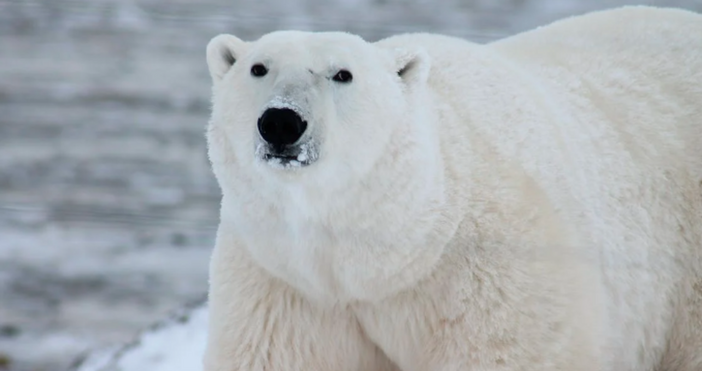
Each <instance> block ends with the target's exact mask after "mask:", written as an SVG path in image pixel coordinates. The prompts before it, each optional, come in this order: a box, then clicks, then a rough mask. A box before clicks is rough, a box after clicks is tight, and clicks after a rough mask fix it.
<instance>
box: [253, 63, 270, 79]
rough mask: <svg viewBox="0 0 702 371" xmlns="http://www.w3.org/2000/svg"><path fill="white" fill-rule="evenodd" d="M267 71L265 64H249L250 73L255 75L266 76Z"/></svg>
mask: <svg viewBox="0 0 702 371" xmlns="http://www.w3.org/2000/svg"><path fill="white" fill-rule="evenodd" d="M267 73H268V68H266V66H264V65H262V64H260V63H256V64H254V65H253V66H251V74H252V75H254V76H256V77H263V76H266V74H267Z"/></svg>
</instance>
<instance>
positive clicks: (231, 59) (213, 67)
mask: <svg viewBox="0 0 702 371" xmlns="http://www.w3.org/2000/svg"><path fill="white" fill-rule="evenodd" d="M247 47H248V44H247V43H246V42H244V41H242V40H241V39H239V38H238V37H236V36H234V35H226V34H222V35H217V36H215V37H214V38H213V39H212V40H210V42H209V43H208V44H207V66H208V67H209V69H210V76H212V81H214V82H217V81H219V80H221V79H222V78H223V77H224V74H225V73H227V71H229V69H230V68H232V66H233V65H234V63H236V61H237V60H238V59H239V58H241V56H242V55H243V54H244V52H245V51H246V49H247Z"/></svg>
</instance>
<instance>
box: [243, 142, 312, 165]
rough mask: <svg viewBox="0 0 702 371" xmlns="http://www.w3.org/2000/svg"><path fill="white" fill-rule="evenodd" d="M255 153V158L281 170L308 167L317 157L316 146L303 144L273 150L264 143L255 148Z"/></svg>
mask: <svg viewBox="0 0 702 371" xmlns="http://www.w3.org/2000/svg"><path fill="white" fill-rule="evenodd" d="M256 153H257V155H258V156H257V157H258V158H260V159H261V160H262V161H263V162H265V163H266V164H268V165H270V166H272V167H274V168H281V169H289V168H302V167H305V166H309V165H311V164H312V163H314V162H315V161H316V160H317V157H318V155H317V151H316V146H314V145H312V143H303V144H299V145H294V146H289V147H287V148H273V147H272V146H270V145H267V144H265V143H260V144H259V145H258V147H257V148H256Z"/></svg>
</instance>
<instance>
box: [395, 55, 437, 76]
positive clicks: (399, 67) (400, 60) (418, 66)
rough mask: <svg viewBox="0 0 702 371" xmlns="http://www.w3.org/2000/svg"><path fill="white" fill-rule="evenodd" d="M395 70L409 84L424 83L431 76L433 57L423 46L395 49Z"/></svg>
mask: <svg viewBox="0 0 702 371" xmlns="http://www.w3.org/2000/svg"><path fill="white" fill-rule="evenodd" d="M393 54H394V58H395V72H396V73H397V75H398V76H400V78H401V79H402V81H404V82H405V83H407V84H416V83H424V82H426V81H427V78H429V70H430V68H431V58H429V55H428V54H427V53H426V51H424V49H422V48H414V49H405V48H396V49H393Z"/></svg>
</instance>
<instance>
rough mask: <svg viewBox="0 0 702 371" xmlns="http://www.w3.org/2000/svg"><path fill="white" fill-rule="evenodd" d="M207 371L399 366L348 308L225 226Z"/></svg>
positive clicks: (383, 369) (384, 369)
mask: <svg viewBox="0 0 702 371" xmlns="http://www.w3.org/2000/svg"><path fill="white" fill-rule="evenodd" d="M210 269H211V273H210V297H209V311H210V314H209V330H208V331H209V333H208V344H207V349H206V352H205V359H204V364H205V371H394V370H396V368H395V367H394V366H392V364H391V363H390V362H389V361H388V360H387V358H386V357H385V356H384V355H383V353H382V352H381V351H380V350H379V349H378V348H377V347H376V346H375V345H373V344H372V343H371V342H370V341H368V340H367V339H366V338H365V336H364V335H363V333H362V332H361V330H360V327H359V325H358V322H357V321H356V319H355V317H354V316H353V315H352V314H351V313H350V312H349V311H347V310H346V309H345V308H339V307H329V308H326V307H319V306H316V305H314V304H312V303H311V302H309V301H307V300H306V299H305V298H303V297H302V296H301V295H300V294H299V293H297V292H296V291H295V290H294V289H292V288H291V287H290V286H288V285H287V284H285V283H284V282H282V281H280V280H277V279H275V278H274V277H272V276H270V275H269V274H268V273H267V272H266V271H264V270H263V268H261V267H259V266H257V265H256V264H255V263H254V262H253V261H252V260H251V259H250V258H249V256H248V252H247V251H245V249H244V248H242V247H241V245H239V244H237V243H236V241H235V240H234V238H232V236H225V235H224V234H223V233H221V232H220V234H219V235H218V238H217V244H216V247H215V251H214V253H213V256H212V262H211V267H210Z"/></svg>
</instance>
